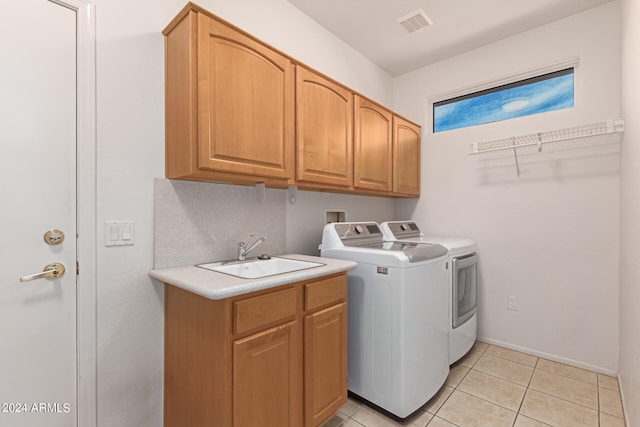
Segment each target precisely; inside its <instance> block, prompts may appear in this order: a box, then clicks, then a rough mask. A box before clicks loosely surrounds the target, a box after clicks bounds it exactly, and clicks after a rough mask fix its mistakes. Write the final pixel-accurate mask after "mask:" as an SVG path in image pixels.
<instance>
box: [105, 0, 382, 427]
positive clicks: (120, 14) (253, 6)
mask: <svg viewBox="0 0 640 427" xmlns="http://www.w3.org/2000/svg"><path fill="white" fill-rule="evenodd" d="M185 3H186V1H185V0H161V1H158V0H137V1H133V2H132V1H126V0H95V4H96V17H97V67H98V68H97V84H98V87H97V99H98V112H97V125H98V129H97V141H98V162H97V163H98V171H97V174H98V189H97V191H98V194H97V198H98V218H97V220H98V230H97V235H98V242H99V247H98V281H97V288H98V301H97V315H98V328H97V329H98V330H97V339H98V422H99V425H100V426H109V427H118V426H123V427H130V426H137V427H144V426H149V427H157V426H160V425H162V369H163V350H162V346H163V294H162V292H163V289H162V285H159V284H157V283H155V284H154V283H153V282H152V281H151V279H149V277H148V276H147V272H148V271H149V269H151V268H152V264H153V188H154V187H153V182H154V178H162V177H164V40H163V37H162V34H161V31H162V30H163V29H164V27H165V26H166V25H167V24H168V23H169V22H170V20H171V19H172V18H173V17H174V16H175V15H176V14H177V13H178V11H179V10H180V9H182V7H183V6H184V5H185ZM198 3H199V4H200V5H201V6H203V7H205V8H208V9H209V10H211V11H212V12H213V13H216V14H218V15H220V16H221V17H223V18H225V19H226V20H228V21H230V22H232V23H234V24H236V25H237V26H239V27H242V28H243V29H245V30H247V31H248V32H250V33H253V34H255V35H256V36H258V37H260V38H262V39H264V40H265V41H267V42H268V43H270V44H272V45H273V46H274V47H276V48H278V49H280V50H282V51H283V52H285V53H287V54H289V55H291V56H293V57H295V58H297V59H299V60H301V61H304V62H305V63H307V64H308V65H310V66H312V67H314V68H316V69H318V70H319V71H321V72H323V73H325V74H327V75H329V76H331V77H333V78H335V79H337V80H339V81H341V82H343V83H344V84H346V85H348V86H350V87H352V88H353V89H355V90H357V91H359V92H361V93H363V94H364V95H367V96H369V97H371V98H372V99H374V100H376V101H378V102H380V103H382V104H386V105H390V104H391V101H392V98H391V89H392V81H391V78H390V77H389V76H388V75H387V74H386V73H384V72H383V71H382V70H380V69H379V68H378V67H376V66H374V65H373V64H372V63H371V62H369V61H368V60H366V59H365V58H364V57H363V56H362V55H360V54H358V53H356V52H355V51H353V50H352V49H350V48H349V47H347V46H346V45H345V44H344V43H343V42H341V41H339V40H338V39H337V38H335V37H334V36H332V35H331V34H329V33H328V32H327V31H326V30H325V29H324V28H322V27H321V26H319V25H318V24H315V23H314V22H313V21H311V20H310V19H309V18H308V17H307V16H306V15H303V14H301V13H300V12H299V11H298V10H297V9H295V8H294V7H293V6H291V4H289V3H288V2H286V1H285V0H202V1H199V2H198ZM324 197H328V198H327V199H326V200H327V205H331V206H335V205H340V204H341V203H338V202H336V203H332V202H331V197H330V196H323V198H324ZM305 200H306V198H305V197H304V196H303V197H301V200H300V202H299V203H300V204H299V205H296V207H295V212H291V214H290V215H291V216H292V218H295V216H296V214H297V212H298V210H299V211H300V212H301V214H302V215H321V213H320V212H316V209H315V208H310V209H306V208H305V203H306V202H305ZM314 203H315V202H314ZM391 203H392V202H389V201H385V200H384V199H379V201H378V202H374V203H372V204H369V207H370V208H371V209H378V210H382V211H385V210H387V211H391V209H392V208H391V206H392V205H391ZM320 207H321V206H319V207H318V209H319V208H320ZM105 220H134V221H135V222H136V229H135V231H136V236H135V246H131V247H110V248H105V247H103V246H102V244H100V243H101V242H102V241H103V240H102V239H103V238H104V237H103V236H104V229H103V226H101V224H104V221H105ZM319 221H320V220H318V223H314V226H316V225H317V227H320V225H321V224H319ZM233 226H236V227H242V226H243V224H233ZM295 236H296V235H295V234H294V235H292V236H289V238H288V240H287V244H289V245H291V246H292V247H296V248H297V247H301V246H304V244H301V243H300V241H298V240H296V237H295ZM301 238H302V236H301Z"/></svg>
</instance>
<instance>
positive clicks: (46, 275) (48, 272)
mask: <svg viewBox="0 0 640 427" xmlns="http://www.w3.org/2000/svg"><path fill="white" fill-rule="evenodd" d="M63 275H64V265H62V264H60V263H59V262H52V263H51V264H47V265H45V266H44V269H43V270H42V273H36V274H30V275H28V276H24V277H21V278H20V281H21V282H28V281H30V280H37V279H58V278H60V277H62V276H63Z"/></svg>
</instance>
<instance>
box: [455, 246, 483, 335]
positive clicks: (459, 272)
mask: <svg viewBox="0 0 640 427" xmlns="http://www.w3.org/2000/svg"><path fill="white" fill-rule="evenodd" d="M452 264H453V271H452V274H453V284H452V285H453V286H452V288H453V289H452V291H453V295H452V305H453V307H452V313H453V319H452V320H453V327H454V328H457V327H458V326H460V325H462V324H463V323H464V322H466V321H467V320H468V319H469V318H470V317H471V316H473V315H474V314H475V312H476V276H477V270H478V255H476V254H472V255H469V256H466V257H464V258H454V259H453V262H452Z"/></svg>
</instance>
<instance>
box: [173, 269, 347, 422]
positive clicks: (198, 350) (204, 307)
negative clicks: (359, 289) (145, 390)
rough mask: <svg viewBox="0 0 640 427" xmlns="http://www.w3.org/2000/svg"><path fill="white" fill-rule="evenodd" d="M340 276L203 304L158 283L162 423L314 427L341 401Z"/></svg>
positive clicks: (344, 362) (344, 359) (344, 358)
mask: <svg viewBox="0 0 640 427" xmlns="http://www.w3.org/2000/svg"><path fill="white" fill-rule="evenodd" d="M346 286H347V279H346V273H340V274H337V275H331V276H325V277H321V278H316V279H313V280H309V281H304V282H298V283H294V284H290V285H283V286H279V287H277V288H273V289H270V290H265V291H258V292H253V293H250V294H245V295H240V296H237V297H231V298H227V299H223V300H210V299H207V298H204V297H201V296H199V295H196V294H194V293H191V292H189V291H186V290H183V289H180V288H177V287H174V286H171V285H169V284H167V285H166V286H165V411H164V425H165V426H166V427H183V426H190V427H198V426H202V427H205V426H206V427H210V426H216V427H253V426H260V427H286V426H288V427H299V426H305V427H315V426H318V425H320V424H322V423H323V422H324V421H326V420H327V419H328V418H329V417H330V416H331V415H332V414H333V413H334V412H335V411H336V410H337V409H338V408H340V406H342V405H343V404H344V403H345V402H346V401H347V368H346V367H347V352H346V348H347V341H346V338H347V337H346V331H347V324H346V319H347V313H346Z"/></svg>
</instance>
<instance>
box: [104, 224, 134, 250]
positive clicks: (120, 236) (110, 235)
mask: <svg viewBox="0 0 640 427" xmlns="http://www.w3.org/2000/svg"><path fill="white" fill-rule="evenodd" d="M134 243H135V223H134V222H133V221H105V223H104V245H105V246H128V245H133V244H134Z"/></svg>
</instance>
